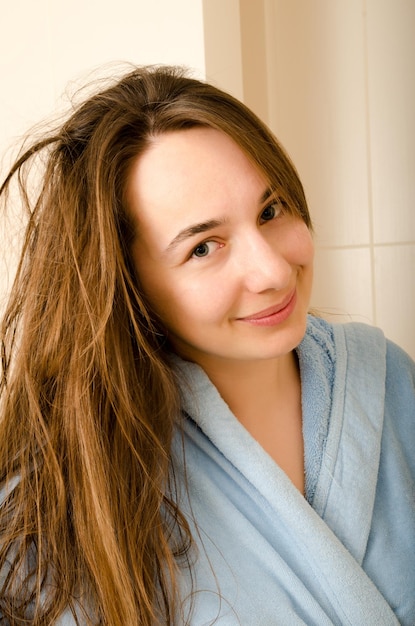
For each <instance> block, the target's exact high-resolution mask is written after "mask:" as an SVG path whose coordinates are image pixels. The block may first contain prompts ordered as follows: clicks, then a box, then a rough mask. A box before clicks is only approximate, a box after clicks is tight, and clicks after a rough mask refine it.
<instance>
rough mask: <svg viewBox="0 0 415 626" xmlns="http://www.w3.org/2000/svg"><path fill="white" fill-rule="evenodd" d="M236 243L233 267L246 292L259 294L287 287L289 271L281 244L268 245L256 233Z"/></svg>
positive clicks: (289, 278)
mask: <svg viewBox="0 0 415 626" xmlns="http://www.w3.org/2000/svg"><path fill="white" fill-rule="evenodd" d="M240 243H241V246H240V249H239V251H238V255H237V257H238V259H237V263H238V269H239V272H240V276H241V280H242V281H243V282H244V286H245V288H246V289H248V291H251V292H253V293H261V292H263V291H267V290H268V289H273V290H281V289H284V288H286V287H287V286H289V284H290V281H291V277H292V272H293V270H292V266H291V264H290V262H289V260H288V259H287V255H286V254H285V251H284V245H283V242H278V243H275V242H269V241H267V240H266V239H265V238H264V237H263V236H262V234H261V233H260V232H259V231H256V232H255V233H254V234H253V233H250V235H249V236H247V237H246V238H245V239H244V242H240Z"/></svg>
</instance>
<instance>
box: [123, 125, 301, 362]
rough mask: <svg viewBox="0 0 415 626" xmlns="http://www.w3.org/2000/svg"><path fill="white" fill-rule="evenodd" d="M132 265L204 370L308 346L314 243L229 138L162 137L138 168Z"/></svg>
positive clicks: (207, 134)
mask: <svg viewBox="0 0 415 626" xmlns="http://www.w3.org/2000/svg"><path fill="white" fill-rule="evenodd" d="M127 201H128V206H129V209H130V211H131V213H132V216H133V219H134V222H135V224H136V227H137V236H136V239H135V241H134V244H133V258H134V262H135V265H136V268H137V271H138V275H139V277H140V282H141V285H142V288H143V290H144V292H145V294H146V296H147V298H148V300H149V302H150V304H151V306H152V308H153V309H154V311H155V312H156V313H157V314H158V316H159V318H160V319H161V320H162V322H163V324H164V326H165V328H166V330H167V331H168V337H169V339H170V341H171V344H172V346H173V348H174V349H175V350H176V352H177V353H178V354H179V355H181V356H182V357H183V358H185V359H187V360H190V361H195V362H196V363H199V364H200V365H201V366H202V367H203V366H204V365H208V364H209V363H210V364H214V363H216V364H219V363H225V364H226V363H229V360H232V361H234V360H251V361H256V360H258V359H269V358H275V357H279V356H281V355H284V354H287V353H288V352H290V351H291V350H292V349H293V348H295V347H296V346H297V345H298V343H299V342H300V341H301V339H302V337H303V335H304V332H305V324H306V313H307V309H308V306H309V298H310V291H311V284H312V263H313V243H312V238H311V235H310V232H309V230H308V228H307V227H306V225H305V224H304V222H303V221H302V220H301V219H299V218H298V217H294V216H292V215H290V214H289V212H288V211H286V210H285V207H284V204H283V203H282V202H280V200H279V198H278V197H277V196H275V195H273V194H272V193H271V192H270V190H269V189H268V185H267V183H266V181H265V179H264V177H263V176H262V175H261V174H260V173H259V172H258V170H257V169H256V168H255V167H254V166H253V165H252V164H251V162H250V161H249V160H248V158H247V157H246V156H245V154H244V153H243V152H242V150H241V149H240V148H239V146H238V145H237V144H236V143H235V142H234V141H233V140H231V139H230V138H229V137H228V136H227V135H226V134H224V133H222V132H219V131H216V130H214V129H210V128H193V129H189V130H183V131H176V132H171V133H166V134H163V135H161V136H159V137H157V138H156V139H155V140H154V141H153V143H152V144H151V146H150V147H149V148H148V149H147V151H146V152H145V153H144V154H143V155H141V156H140V157H139V158H138V159H137V161H136V163H135V164H134V167H133V169H132V172H131V175H130V178H129V182H128V186H127Z"/></svg>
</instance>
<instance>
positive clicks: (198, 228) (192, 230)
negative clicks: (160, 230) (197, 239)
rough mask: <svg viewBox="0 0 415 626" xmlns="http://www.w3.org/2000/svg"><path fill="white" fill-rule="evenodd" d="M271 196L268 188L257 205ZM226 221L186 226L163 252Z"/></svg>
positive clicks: (271, 192)
mask: <svg viewBox="0 0 415 626" xmlns="http://www.w3.org/2000/svg"><path fill="white" fill-rule="evenodd" d="M273 194H274V191H273V190H272V189H270V188H269V187H268V188H267V189H266V190H265V191H264V193H263V194H262V196H261V197H260V199H259V204H263V203H264V202H266V201H267V200H268V198H270V197H271V196H272V195H273ZM226 221H227V220H225V219H212V220H207V221H206V222H199V223H198V224H192V225H191V226H187V227H186V228H183V230H181V231H180V232H179V233H178V234H177V235H176V236H175V237H174V239H172V240H171V242H170V243H169V245H168V246H167V248H166V250H165V254H168V253H169V252H171V251H172V250H174V248H176V246H178V245H179V243H182V241H186V239H190V237H194V235H200V234H201V233H206V232H208V231H209V230H213V229H214V228H217V227H218V226H223V225H224V224H225V223H226Z"/></svg>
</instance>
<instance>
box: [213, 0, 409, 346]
mask: <svg viewBox="0 0 415 626" xmlns="http://www.w3.org/2000/svg"><path fill="white" fill-rule="evenodd" d="M226 4H227V7H228V13H229V11H230V10H232V11H233V14H232V15H229V14H224V13H223V12H222V15H221V30H218V29H217V28H216V26H217V24H216V23H215V22H217V15H218V11H219V5H220V0H206V3H205V5H209V7H210V8H209V10H208V11H206V7H205V28H207V29H208V32H207V36H206V64H207V74H208V77H210V78H212V79H213V80H217V81H218V82H220V83H221V84H222V85H224V86H226V85H227V84H229V85H230V84H232V86H233V88H234V92H235V94H236V95H237V96H239V97H242V98H243V99H244V100H245V101H246V102H247V104H248V105H250V106H251V107H252V108H253V109H254V110H256V111H257V113H258V114H259V115H260V117H262V118H264V119H266V120H267V121H268V123H269V125H270V126H271V127H272V128H273V130H274V131H275V133H276V135H277V136H278V137H279V138H280V140H281V141H282V143H283V144H284V145H285V147H286V148H287V150H288V152H289V154H290V155H291V157H292V158H293V161H294V163H295V164H296V166H297V168H298V170H299V172H300V175H301V178H302V180H303V182H304V185H305V188H306V193H307V197H308V200H309V204H310V210H311V213H312V216H313V219H314V225H315V241H316V247H317V254H316V271H315V287H314V292H313V305H314V307H315V308H317V309H319V310H320V311H322V312H323V313H325V314H331V315H332V316H333V317H334V319H355V320H358V321H366V322H369V323H373V324H376V325H378V326H381V327H382V328H383V329H384V330H385V333H386V334H387V335H388V336H389V337H390V338H391V339H393V340H395V341H396V342H397V343H399V344H400V345H402V346H403V347H404V348H405V349H406V350H407V351H408V352H410V353H411V354H412V356H413V357H415V323H414V313H415V279H414V268H415V115H414V111H415V2H414V0H347V1H346V0H263V1H262V0H258V1H256V2H255V3H253V2H251V0H240V2H229V3H226ZM214 5H216V6H214ZM227 21H228V22H229V24H228V32H231V30H232V28H233V29H234V28H235V24H239V28H240V41H237V40H235V38H234V37H232V38H230V37H228V39H227V38H226V37H225V36H224V35H222V34H221V33H223V31H225V32H226V27H225V26H224V23H225V24H226V22H227ZM215 28H216V33H219V35H217V34H216V35H214V33H215ZM215 37H216V44H215ZM218 37H219V41H218ZM227 41H228V43H227ZM229 41H231V42H233V41H235V42H236V43H235V46H236V47H237V48H238V46H239V50H240V55H239V57H237V56H235V54H233V56H232V55H230V56H228V57H226V59H227V60H226V61H225V63H224V62H223V61H221V58H220V52H219V50H218V47H220V46H223V49H225V48H226V46H227V45H229ZM209 44H210V45H209ZM213 49H214V50H215V52H214V53H213ZM223 56H224V55H222V59H223ZM226 63H227V65H226ZM235 76H236V77H237V78H238V80H237V82H236V83H235ZM229 77H231V80H228V79H229ZM232 81H233V82H232Z"/></svg>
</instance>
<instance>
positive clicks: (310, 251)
mask: <svg viewBox="0 0 415 626" xmlns="http://www.w3.org/2000/svg"><path fill="white" fill-rule="evenodd" d="M289 243H290V245H289V254H290V255H291V258H292V262H293V263H294V264H296V265H300V266H302V267H310V268H312V265H313V260H314V242H313V238H312V236H311V233H310V231H309V229H308V228H307V226H306V225H305V224H304V222H300V223H299V224H297V226H296V228H295V229H293V231H292V236H291V237H290V242H289Z"/></svg>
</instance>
